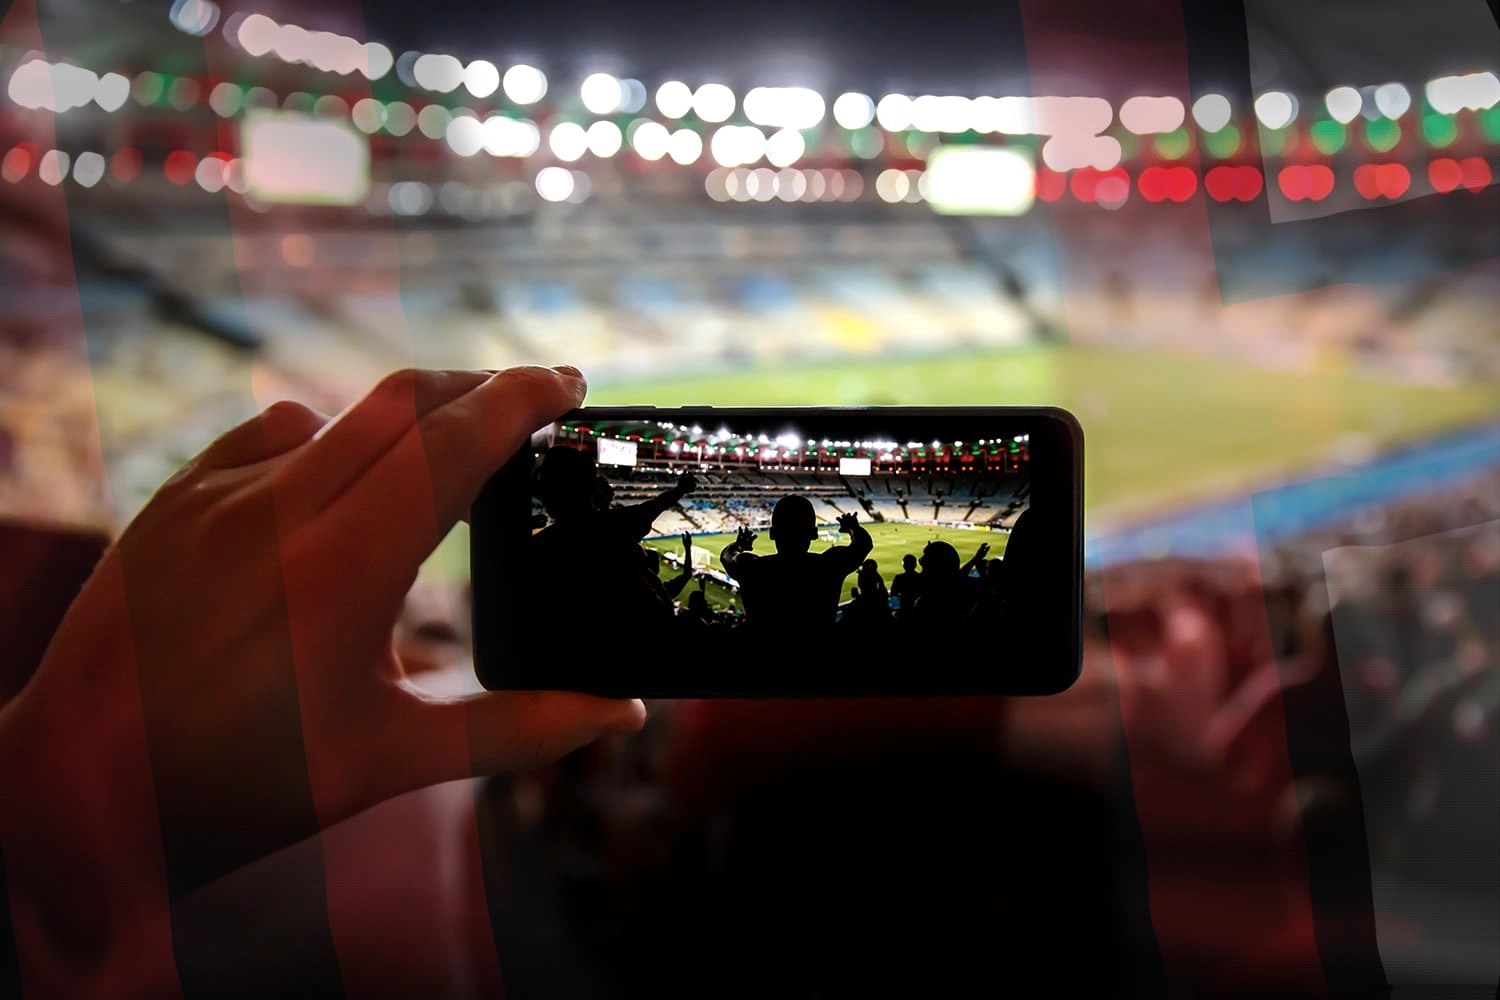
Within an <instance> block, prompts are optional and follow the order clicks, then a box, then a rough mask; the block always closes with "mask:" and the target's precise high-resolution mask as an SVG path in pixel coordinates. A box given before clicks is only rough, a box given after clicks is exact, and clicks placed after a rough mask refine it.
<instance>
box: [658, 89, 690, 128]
mask: <svg viewBox="0 0 1500 1000" xmlns="http://www.w3.org/2000/svg"><path fill="white" fill-rule="evenodd" d="M656 110H658V111H660V112H661V113H662V117H664V118H672V119H677V118H681V117H682V116H683V115H685V114H687V113H688V112H689V111H691V110H693V91H692V88H691V87H689V86H688V85H687V84H685V83H683V82H682V81H681V80H668V81H667V82H666V83H664V84H662V85H661V86H660V87H657V88H656Z"/></svg>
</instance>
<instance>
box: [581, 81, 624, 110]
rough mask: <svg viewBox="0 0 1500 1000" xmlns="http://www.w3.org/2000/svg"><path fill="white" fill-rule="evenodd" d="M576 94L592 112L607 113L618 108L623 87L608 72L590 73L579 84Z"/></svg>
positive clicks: (622, 94)
mask: <svg viewBox="0 0 1500 1000" xmlns="http://www.w3.org/2000/svg"><path fill="white" fill-rule="evenodd" d="M578 96H579V98H580V99H581V100H582V101H583V106H584V107H585V108H588V109H589V111H590V112H592V113H593V114H596V115H607V114H612V113H614V112H615V111H617V110H619V107H620V103H621V101H623V100H624V97H625V88H624V87H622V86H621V85H620V81H619V80H617V79H615V78H614V77H612V76H610V75H609V74H608V73H590V74H589V75H588V76H586V77H584V79H583V83H582V84H580V85H579V87H578Z"/></svg>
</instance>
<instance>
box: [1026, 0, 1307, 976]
mask: <svg viewBox="0 0 1500 1000" xmlns="http://www.w3.org/2000/svg"><path fill="white" fill-rule="evenodd" d="M1020 6H1021V14H1022V23H1023V26H1024V31H1025V43H1026V57H1027V62H1028V68H1029V71H1030V77H1031V86H1032V94H1033V96H1043V95H1059V96H1074V95H1084V94H1087V95H1100V96H1106V97H1108V98H1109V99H1110V100H1111V102H1112V103H1113V104H1114V106H1115V108H1116V113H1117V115H1118V109H1119V107H1120V105H1121V104H1122V103H1123V101H1124V100H1125V99H1126V98H1128V97H1130V96H1132V95H1136V94H1144V95H1149V96H1166V95H1171V96H1175V97H1177V98H1178V99H1180V100H1181V101H1182V102H1183V105H1184V107H1185V108H1186V109H1187V111H1188V115H1187V121H1186V125H1187V127H1189V128H1192V127H1193V125H1192V117H1191V106H1192V101H1193V97H1194V95H1193V94H1192V92H1191V88H1190V85H1189V73H1188V70H1189V65H1188V59H1189V53H1188V44H1187V33H1186V29H1185V26H1184V23H1183V16H1182V9H1181V6H1180V3H1179V2H1178V0H1120V2H1118V3H1113V4H1109V5H1104V6H1101V5H1098V4H1092V3H1088V2H1085V0H1021V4H1020ZM1182 162H1183V163H1184V164H1185V165H1188V166H1191V167H1192V168H1193V169H1194V170H1195V171H1199V172H1201V165H1200V163H1199V160H1198V156H1197V154H1196V152H1194V153H1192V154H1190V155H1189V156H1187V157H1185V158H1184V160H1183V161H1182ZM1127 208H1128V206H1127ZM1051 211H1052V217H1053V220H1054V236H1055V241H1056V246H1057V254H1058V260H1059V263H1060V266H1061V269H1062V273H1061V279H1062V287H1063V292H1064V303H1065V306H1064V307H1065V310H1066V312H1067V314H1068V320H1069V323H1070V326H1074V325H1076V324H1078V323H1080V322H1081V321H1082V319H1083V316H1084V315H1085V311H1084V307H1085V306H1086V304H1087V303H1088V302H1089V301H1090V300H1092V299H1094V298H1096V297H1097V295H1098V291H1099V289H1098V282H1099V276H1101V275H1107V274H1110V273H1111V272H1113V271H1115V270H1117V269H1118V270H1124V269H1125V268H1124V266H1123V264H1122V263H1121V262H1119V261H1115V260H1112V259H1109V258H1108V257H1107V256H1105V254H1106V253H1108V252H1109V251H1105V250H1101V249H1100V242H1099V241H1098V240H1097V239H1095V233H1094V229H1095V225H1096V224H1098V223H1107V222H1108V221H1109V220H1108V214H1109V213H1107V212H1104V211H1102V210H1099V209H1096V208H1095V207H1094V206H1087V205H1083V206H1080V205H1068V204H1067V203H1066V202H1064V203H1062V204H1059V205H1058V206H1056V207H1055V208H1052V209H1051ZM1172 215H1173V217H1174V218H1175V219H1176V220H1177V222H1178V228H1177V230H1176V231H1175V232H1174V233H1173V234H1172V238H1173V244H1174V247H1175V249H1176V251H1177V252H1175V253H1174V255H1173V257H1172V261H1171V265H1170V266H1171V267H1172V269H1173V272H1174V273H1173V274H1172V275H1171V276H1170V284H1169V286H1168V287H1167V288H1164V289H1163V290H1164V291H1170V292H1173V293H1175V294H1183V293H1184V292H1185V293H1186V294H1188V295H1191V296H1193V297H1197V296H1198V295H1199V294H1200V293H1201V291H1202V290H1203V289H1205V288H1211V289H1217V277H1216V273H1215V269H1214V248H1213V242H1212V239H1211V234H1210V230H1209V218H1208V209H1207V205H1206V202H1205V199H1204V196H1203V193H1202V191H1201V190H1199V191H1198V192H1196V193H1195V194H1193V195H1192V196H1191V197H1190V198H1189V199H1188V202H1187V204H1186V205H1183V206H1181V207H1179V208H1176V209H1174V211H1173V213H1172ZM1172 286H1175V288H1174V287H1172ZM1206 325H1207V326H1209V328H1210V329H1212V328H1213V327H1214V326H1217V324H1206ZM1074 335H1075V336H1076V335H1077V334H1076V333H1075V334H1074ZM1205 335H1206V336H1208V335H1214V334H1212V333H1209V332H1207V331H1206V332H1205ZM1244 540H1245V545H1244V548H1245V549H1246V551H1250V552H1253V551H1254V550H1255V534H1254V524H1253V518H1252V516H1251V511H1250V507H1249V503H1248V502H1247V503H1246V509H1245V525H1244ZM1127 582H1128V581H1124V580H1119V579H1116V578H1114V577H1113V576H1112V575H1111V574H1106V575H1105V579H1104V600H1105V606H1106V610H1107V612H1109V613H1110V624H1111V631H1112V632H1113V631H1114V628H1115V624H1116V620H1117V617H1116V616H1117V614H1118V612H1119V610H1120V607H1121V599H1122V598H1123V596H1124V595H1125V593H1126V589H1125V584H1126V583H1127ZM1257 627H1258V628H1262V629H1264V631H1265V633H1266V635H1265V638H1266V639H1267V645H1269V622H1268V621H1265V619H1264V616H1262V619H1261V621H1260V622H1259V623H1258V624H1257ZM1114 661H1115V670H1116V674H1117V677H1118V678H1119V681H1120V687H1121V698H1120V701H1121V712H1122V714H1123V717H1124V727H1125V735H1126V740H1127V745H1128V746H1129V748H1130V753H1131V759H1132V784H1133V786H1134V791H1135V797H1136V810H1137V813H1138V816H1139V819H1140V824H1141V830H1142V835H1143V837H1144V840H1145V845H1146V854H1147V862H1148V865H1149V868H1150V892H1151V913H1152V922H1153V924H1154V927H1155V930H1156V937H1157V940H1158V943H1159V946H1160V948H1161V954H1162V961H1163V964H1164V966H1165V970H1166V975H1167V982H1168V987H1169V990H1170V992H1171V993H1172V995H1174V996H1183V997H1187V996H1200V995H1208V994H1207V993H1205V992H1204V991H1205V990H1206V989H1211V988H1212V987H1213V986H1214V985H1215V984H1224V983H1226V982H1232V981H1233V979H1234V977H1235V976H1237V975H1239V974H1241V973H1240V972H1237V971H1236V967H1235V963H1240V966H1239V967H1240V969H1241V970H1242V972H1243V974H1246V975H1249V974H1252V973H1256V972H1259V973H1266V972H1267V971H1268V970H1269V969H1271V968H1273V967H1274V968H1275V969H1279V970H1284V971H1282V972H1281V973H1280V975H1281V976H1282V977H1283V980H1285V979H1290V980H1292V981H1291V982H1289V983H1287V982H1283V985H1290V986H1293V987H1294V988H1295V991H1296V993H1297V995H1299V996H1306V997H1317V996H1321V995H1325V994H1326V987H1325V985H1324V982H1323V978H1322V973H1321V969H1320V967H1319V964H1318V952H1317V944H1316V941H1315V939H1314V935H1313V919H1312V916H1313V914H1312V905H1311V901H1310V898H1309V895H1308V888H1307V882H1306V874H1305V848H1304V847H1303V846H1302V838H1301V832H1300V823H1299V824H1297V830H1296V832H1295V834H1294V836H1293V837H1292V841H1293V843H1294V845H1295V846H1294V848H1293V851H1292V857H1290V858H1288V857H1286V856H1285V855H1281V856H1279V860H1277V861H1274V862H1269V864H1270V866H1271V868H1272V870H1266V868H1267V865H1268V859H1267V856H1266V855H1265V854H1264V853H1263V852H1262V850H1260V849H1257V846H1252V845H1257V844H1258V845H1259V846H1260V847H1264V840H1265V827H1266V826H1267V824H1268V820H1267V818H1266V817H1265V816H1264V815H1262V814H1259V813H1254V812H1252V813H1247V814H1246V815H1245V816H1244V817H1243V818H1242V819H1241V818H1236V817H1234V816H1233V815H1225V814H1223V810H1224V808H1225V803H1227V802H1231V801H1233V798H1234V793H1233V791H1232V790H1230V789H1228V788H1227V787H1222V786H1223V785H1224V784H1226V783H1227V779H1223V778H1220V779H1219V782H1220V787H1212V786H1211V785H1210V786H1205V785H1204V784H1203V783H1199V784H1196V785H1194V784H1192V783H1183V782H1176V781H1173V780H1171V778H1170V774H1164V773H1163V772H1162V771H1161V769H1160V768H1159V767H1158V768H1154V767H1153V766H1152V765H1151V764H1150V763H1149V762H1150V761H1151V760H1152V757H1153V749H1152V748H1153V745H1159V743H1160V735H1161V734H1160V732H1159V728H1160V720H1161V718H1162V716H1161V714H1160V710H1159V708H1158V709H1157V710H1156V711H1153V706H1152V705H1151V704H1149V703H1148V702H1146V701H1144V700H1143V698H1142V695H1141V690H1142V689H1141V688H1140V686H1139V685H1138V684H1136V683H1133V678H1132V676H1131V674H1132V666H1131V664H1130V662H1129V660H1128V658H1126V657H1124V656H1122V655H1121V654H1120V652H1119V651H1118V650H1117V651H1116V655H1115V657H1114ZM1206 711H1207V707H1206V706H1205V707H1204V709H1203V714H1204V716H1205V717H1202V718H1198V719H1187V720H1183V721H1184V722H1185V723H1186V724H1187V725H1188V726H1190V727H1191V726H1193V725H1195V724H1196V725H1199V726H1201V725H1203V724H1206V723H1207V722H1208V719H1207V717H1206ZM1266 723H1267V725H1268V727H1271V728H1274V729H1275V731H1276V732H1277V733H1278V734H1279V735H1280V737H1281V738H1280V739H1274V738H1273V739H1272V740H1271V741H1270V742H1271V744H1272V745H1273V746H1274V747H1275V748H1276V750H1275V753H1274V754H1273V757H1274V759H1273V760H1272V761H1271V762H1269V764H1268V772H1269V773H1268V778H1269V780H1270V783H1271V784H1272V785H1273V786H1274V787H1277V788H1287V787H1290V784H1291V779H1292V769H1291V763H1290V760H1289V758H1288V756H1287V752H1286V741H1285V738H1284V736H1285V727H1284V722H1283V719H1282V715H1281V706H1280V700H1279V697H1278V698H1277V699H1275V704H1274V705H1272V706H1271V708H1270V710H1269V712H1268V716H1267V719H1266ZM1158 757H1159V754H1158ZM1164 779H1165V780H1164ZM1215 813H1219V814H1220V815H1219V816H1218V817H1217V818H1218V819H1220V820H1221V821H1222V823H1221V828H1223V824H1224V823H1227V824H1228V828H1223V832H1213V833H1202V832H1200V833H1199V834H1197V836H1198V838H1199V840H1198V841H1197V843H1200V844H1203V845H1204V846H1211V847H1213V848H1214V850H1212V851H1211V852H1209V853H1208V855H1207V857H1209V858H1211V859H1212V861H1211V862H1205V861H1204V860H1203V858H1204V856H1205V855H1204V854H1202V853H1201V852H1200V853H1199V854H1198V855H1197V857H1191V856H1190V855H1189V854H1188V853H1187V852H1186V851H1185V850H1184V849H1183V848H1184V846H1185V835H1184V823H1185V821H1189V822H1190V821H1192V820H1193V819H1210V818H1215V817H1214V814H1215ZM1188 836H1189V837H1190V836H1191V835H1188ZM1268 889H1269V890H1271V891H1270V892H1269V893H1268V892H1267V891H1266V890H1268ZM1216 949H1218V950H1219V951H1220V953H1219V954H1218V955H1216V954H1215V950H1216ZM1225 949H1229V950H1228V951H1225ZM1262 957H1263V958H1264V959H1265V960H1266V966H1265V967H1264V968H1260V969H1256V968H1255V965H1256V962H1257V961H1258V960H1259V959H1260V958H1262Z"/></svg>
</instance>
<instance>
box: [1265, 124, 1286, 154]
mask: <svg viewBox="0 0 1500 1000" xmlns="http://www.w3.org/2000/svg"><path fill="white" fill-rule="evenodd" d="M1291 137H1292V130H1291V128H1290V127H1288V128H1263V129H1261V130H1260V152H1261V155H1262V156H1280V155H1281V151H1282V150H1283V149H1285V148H1286V141H1287V140H1288V139H1290V138H1291Z"/></svg>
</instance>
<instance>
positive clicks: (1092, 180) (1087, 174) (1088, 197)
mask: <svg viewBox="0 0 1500 1000" xmlns="http://www.w3.org/2000/svg"><path fill="white" fill-rule="evenodd" d="M1098 186H1099V171H1097V170H1095V169H1094V168H1093V167H1084V168H1083V169H1081V170H1075V171H1073V176H1072V177H1070V178H1069V179H1068V187H1069V188H1070V189H1071V190H1072V192H1073V197H1075V198H1077V199H1078V200H1079V201H1093V200H1094V197H1095V194H1096V189H1097V188H1098Z"/></svg>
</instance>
